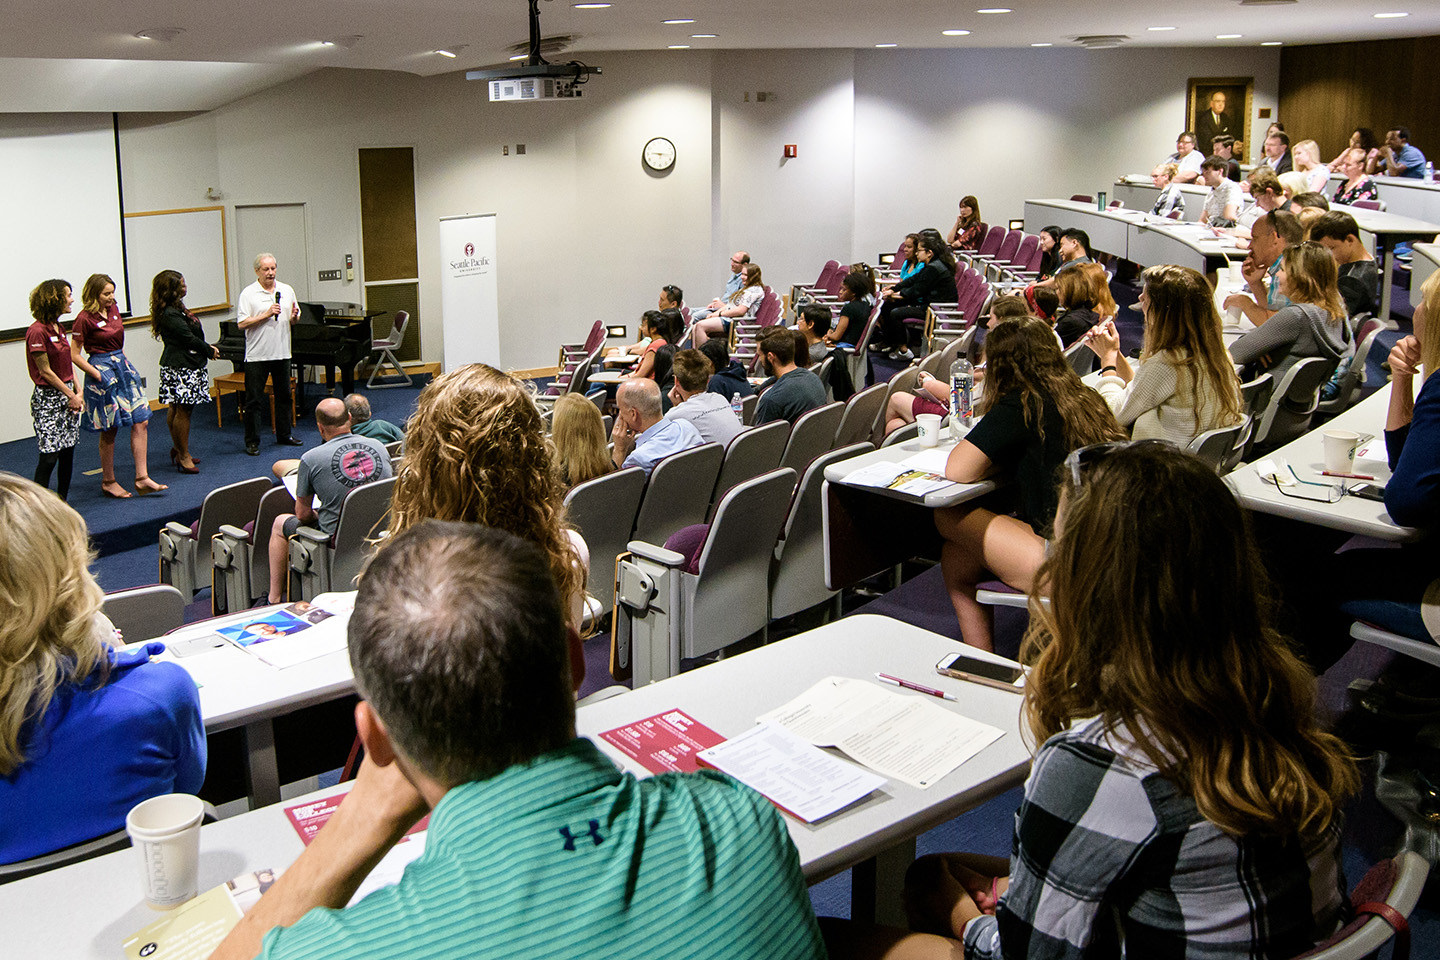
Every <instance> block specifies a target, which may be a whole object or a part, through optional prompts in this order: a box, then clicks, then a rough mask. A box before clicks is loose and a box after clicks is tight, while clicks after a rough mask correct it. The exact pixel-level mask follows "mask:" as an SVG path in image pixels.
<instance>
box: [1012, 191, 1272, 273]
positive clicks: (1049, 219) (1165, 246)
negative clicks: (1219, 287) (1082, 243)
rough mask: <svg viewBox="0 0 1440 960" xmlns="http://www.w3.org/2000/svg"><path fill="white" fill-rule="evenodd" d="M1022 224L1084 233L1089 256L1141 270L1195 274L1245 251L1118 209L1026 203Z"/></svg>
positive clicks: (1198, 230)
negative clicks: (1161, 266)
mask: <svg viewBox="0 0 1440 960" xmlns="http://www.w3.org/2000/svg"><path fill="white" fill-rule="evenodd" d="M1025 223H1026V224H1027V226H1028V225H1031V224H1034V225H1036V226H1035V227H1034V229H1038V228H1039V226H1041V225H1044V224H1047V223H1054V224H1058V225H1059V226H1061V227H1073V228H1077V229H1080V230H1084V231H1085V232H1086V233H1087V234H1089V236H1090V246H1091V248H1092V249H1093V250H1096V251H1099V252H1102V253H1108V254H1111V255H1112V256H1116V257H1120V258H1121V259H1122V260H1129V261H1130V262H1132V263H1136V264H1139V265H1140V266H1142V267H1151V266H1154V265H1155V264H1158V263H1174V264H1179V265H1180V266H1182V267H1191V268H1193V269H1195V270H1199V271H1200V272H1201V273H1212V272H1214V271H1216V270H1220V269H1223V268H1224V267H1225V265H1226V264H1227V263H1229V262H1230V261H1231V260H1243V259H1244V258H1245V256H1246V253H1247V251H1246V250H1245V249H1244V248H1243V247H1239V246H1236V245H1235V242H1234V241H1233V240H1231V239H1230V238H1229V237H1216V236H1215V235H1214V234H1213V233H1211V232H1210V230H1209V229H1208V228H1206V227H1202V226H1200V225H1199V224H1198V223H1185V222H1183V221H1176V220H1167V219H1164V218H1163V217H1155V216H1151V215H1150V214H1148V213H1144V212H1142V211H1139V210H1129V209H1126V208H1124V207H1120V208H1117V209H1114V210H1097V209H1096V208H1095V205H1094V204H1089V203H1080V202H1079V201H1074V200H1026V201H1025Z"/></svg>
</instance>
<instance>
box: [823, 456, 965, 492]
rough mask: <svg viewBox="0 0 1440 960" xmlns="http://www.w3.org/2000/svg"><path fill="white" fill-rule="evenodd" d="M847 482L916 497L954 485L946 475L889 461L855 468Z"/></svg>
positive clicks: (848, 475) (848, 476) (847, 476)
mask: <svg viewBox="0 0 1440 960" xmlns="http://www.w3.org/2000/svg"><path fill="white" fill-rule="evenodd" d="M845 482H846V483H849V484H859V485H860V486H862V487H879V488H880V489H882V490H895V491H897V492H899V493H908V494H910V495H911V496H915V497H923V496H925V494H927V493H934V492H935V491H936V490H943V489H944V488H946V487H948V486H951V485H952V481H950V480H946V479H945V477H944V476H941V475H937V474H934V473H930V472H927V471H922V470H916V469H915V468H914V467H909V466H906V465H905V464H903V463H888V462H887V463H872V464H870V465H869V466H868V467H861V468H860V469H859V470H853V471H851V472H850V473H848V474H846V475H845Z"/></svg>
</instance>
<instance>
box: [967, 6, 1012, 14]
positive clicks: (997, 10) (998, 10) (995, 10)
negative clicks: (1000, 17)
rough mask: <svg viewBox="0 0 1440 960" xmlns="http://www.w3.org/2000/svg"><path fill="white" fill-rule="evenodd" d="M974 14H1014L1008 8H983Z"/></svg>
mask: <svg viewBox="0 0 1440 960" xmlns="http://www.w3.org/2000/svg"><path fill="white" fill-rule="evenodd" d="M975 12H976V13H1014V12H1015V11H1014V10H1011V9H1010V8H1009V7H984V8H982V9H980V10H976V11H975Z"/></svg>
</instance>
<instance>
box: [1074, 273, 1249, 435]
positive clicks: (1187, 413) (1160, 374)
mask: <svg viewBox="0 0 1440 960" xmlns="http://www.w3.org/2000/svg"><path fill="white" fill-rule="evenodd" d="M1140 282H1141V287H1140V307H1141V309H1142V310H1144V312H1145V344H1144V346H1143V348H1142V349H1141V351H1140V362H1139V365H1138V366H1133V365H1132V364H1131V363H1130V361H1129V360H1128V359H1126V357H1125V354H1124V353H1123V352H1122V351H1121V345H1120V334H1119V331H1117V330H1116V328H1115V322H1114V321H1113V320H1107V321H1104V322H1102V323H1101V324H1100V325H1098V326H1097V327H1096V328H1095V329H1094V330H1093V331H1092V332H1091V336H1090V338H1089V339H1088V340H1087V341H1086V343H1087V344H1088V345H1089V347H1090V349H1091V350H1093V351H1095V355H1096V356H1097V357H1099V358H1100V364H1101V366H1100V374H1101V376H1100V382H1099V383H1098V384H1096V386H1095V389H1096V390H1098V391H1099V392H1100V396H1102V397H1104V398H1105V402H1106V403H1107V404H1108V405H1109V407H1110V409H1111V410H1112V411H1113V412H1114V413H1115V419H1116V420H1118V421H1119V422H1120V426H1122V427H1125V428H1126V429H1128V430H1130V432H1131V435H1132V436H1133V437H1134V438H1135V439H1136V440H1148V439H1151V438H1156V437H1158V438H1160V439H1162V440H1169V441H1170V442H1172V443H1175V444H1177V445H1179V446H1181V447H1184V446H1187V445H1188V444H1189V443H1190V441H1192V440H1194V439H1195V438H1196V437H1198V436H1200V434H1202V433H1205V432H1206V431H1208V430H1215V429H1218V428H1220V427H1228V426H1231V425H1233V424H1236V423H1239V422H1240V380H1239V378H1237V377H1236V376H1235V367H1234V364H1233V363H1232V362H1231V360H1230V354H1228V353H1226V352H1225V341H1224V339H1223V338H1222V337H1221V336H1220V315H1219V314H1218V313H1217V312H1216V310H1215V299H1214V297H1213V296H1212V294H1211V290H1210V284H1209V283H1208V282H1206V280H1205V277H1204V276H1203V275H1201V274H1200V273H1198V272H1196V271H1194V270H1192V269H1190V268H1189V267H1177V266H1173V265H1169V264H1166V265H1162V266H1156V267H1150V268H1149V269H1147V270H1146V271H1145V272H1144V273H1142V274H1141V275H1140Z"/></svg>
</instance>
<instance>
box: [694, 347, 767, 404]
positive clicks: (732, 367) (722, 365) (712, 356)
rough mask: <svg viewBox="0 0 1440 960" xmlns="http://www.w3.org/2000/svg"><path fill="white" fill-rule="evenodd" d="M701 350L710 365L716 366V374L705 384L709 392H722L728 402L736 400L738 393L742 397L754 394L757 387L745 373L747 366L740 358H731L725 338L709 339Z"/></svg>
mask: <svg viewBox="0 0 1440 960" xmlns="http://www.w3.org/2000/svg"><path fill="white" fill-rule="evenodd" d="M700 352H701V353H703V354H705V356H706V357H707V358H709V360H710V365H711V366H713V367H714V368H715V373H714V375H713V376H711V377H710V382H709V383H708V384H706V386H705V390H706V391H707V392H709V393H718V394H720V396H722V397H724V398H725V402H726V403H729V402H731V401H732V400H734V399H735V394H737V393H738V394H740V396H742V397H749V396H753V395H754V393H755V388H754V387H753V386H751V385H750V379H749V378H748V377H747V376H746V375H745V367H744V366H743V365H742V364H741V363H740V361H739V360H731V359H730V351H729V350H727V349H726V348H725V341H724V340H707V341H705V343H704V345H702V346H701V347H700Z"/></svg>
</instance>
